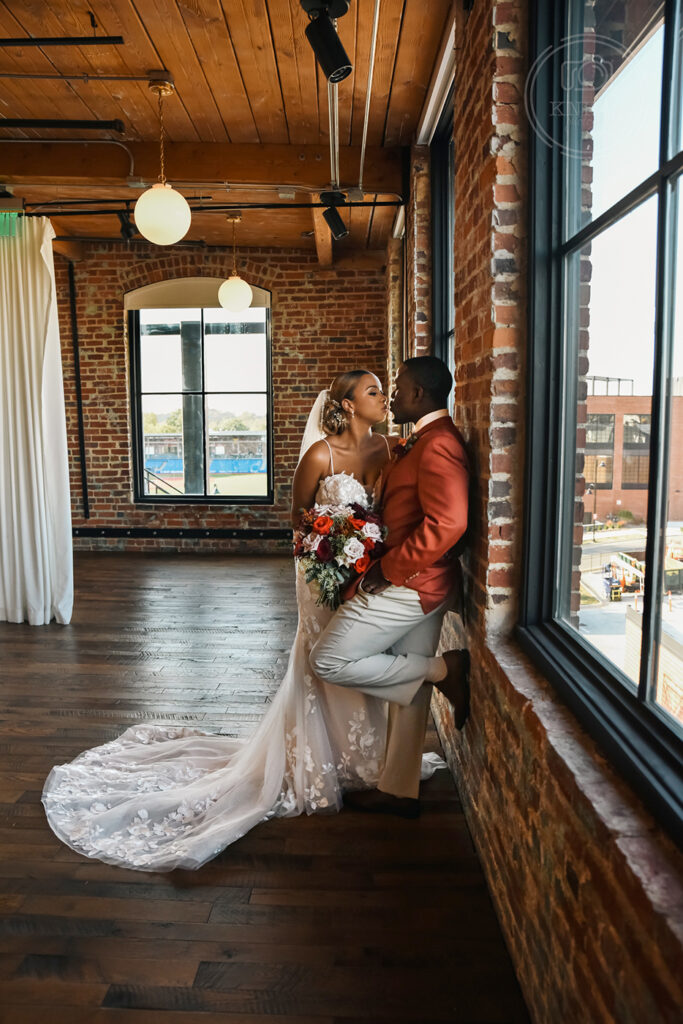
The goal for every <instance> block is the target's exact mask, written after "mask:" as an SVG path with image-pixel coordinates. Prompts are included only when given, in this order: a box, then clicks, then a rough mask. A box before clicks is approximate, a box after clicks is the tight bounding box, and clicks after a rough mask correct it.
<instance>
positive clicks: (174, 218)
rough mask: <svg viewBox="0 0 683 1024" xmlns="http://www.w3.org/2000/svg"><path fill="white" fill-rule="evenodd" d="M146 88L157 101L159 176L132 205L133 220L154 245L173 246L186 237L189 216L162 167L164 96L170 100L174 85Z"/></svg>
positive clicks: (160, 83) (153, 85)
mask: <svg viewBox="0 0 683 1024" xmlns="http://www.w3.org/2000/svg"><path fill="white" fill-rule="evenodd" d="M149 87H150V89H151V90H152V92H155V93H156V94H157V97H158V100H159V158H160V167H161V170H160V173H159V180H158V181H157V182H156V184H154V185H152V187H151V188H148V189H147V191H146V192H143V193H142V195H141V196H140V198H139V199H138V201H137V202H136V204H135V209H134V210H133V216H134V217H135V226H136V227H137V229H138V231H139V232H140V234H141V235H142V236H143V237H144V238H146V239H147V241H148V242H153V243H154V244H155V245H173V244H174V243H175V242H179V241H180V239H181V238H184V236H185V235H186V234H187V232H188V229H189V227H190V221H191V220H192V213H191V211H190V207H189V206H188V203H187V200H186V199H185V196H182V195H181V194H180V192H176V190H175V189H174V188H172V187H171V186H170V185H169V184H168V182H167V181H166V171H165V165H164V108H163V100H164V97H165V96H170V95H171V93H172V92H173V91H174V88H175V87H174V85H173V83H172V82H170V81H159V82H150V83H149Z"/></svg>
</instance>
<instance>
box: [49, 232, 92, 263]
mask: <svg viewBox="0 0 683 1024" xmlns="http://www.w3.org/2000/svg"><path fill="white" fill-rule="evenodd" d="M52 251H53V252H54V253H56V255H57V256H63V257H64V259H67V260H70V261H71V263H78V261H79V260H82V259H83V257H84V256H85V246H84V244H83V242H76V241H74V242H69V241H67V240H66V239H64V238H53V239H52Z"/></svg>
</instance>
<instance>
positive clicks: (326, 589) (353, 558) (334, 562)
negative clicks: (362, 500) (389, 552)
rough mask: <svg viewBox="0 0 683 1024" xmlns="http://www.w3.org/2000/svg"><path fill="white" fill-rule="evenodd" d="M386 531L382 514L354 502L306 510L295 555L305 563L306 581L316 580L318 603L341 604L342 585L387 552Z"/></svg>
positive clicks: (295, 547)
mask: <svg viewBox="0 0 683 1024" xmlns="http://www.w3.org/2000/svg"><path fill="white" fill-rule="evenodd" d="M386 533H387V528H386V526H384V525H383V523H382V520H381V517H380V516H379V515H378V514H377V513H376V512H372V511H370V510H368V509H366V508H363V506H362V505H358V504H356V503H355V502H354V503H353V504H351V505H314V506H313V508H311V509H309V510H308V511H307V512H304V514H303V516H302V517H301V521H300V523H299V526H298V528H297V530H296V531H295V534H294V557H295V558H298V559H299V560H300V561H301V562H302V564H303V565H304V567H305V570H306V582H307V583H316V584H317V587H318V591H319V596H318V602H317V603H318V604H324V605H327V606H328V608H332V609H335V608H338V607H339V605H340V604H341V588H342V587H343V586H344V585H345V584H346V583H348V582H349V580H352V579H355V577H356V576H360V575H362V573H364V572H365V570H366V569H367V568H368V567H369V565H370V562H371V560H372V558H374V557H380V556H381V555H382V554H383V553H384V544H383V540H384V538H385V536H386Z"/></svg>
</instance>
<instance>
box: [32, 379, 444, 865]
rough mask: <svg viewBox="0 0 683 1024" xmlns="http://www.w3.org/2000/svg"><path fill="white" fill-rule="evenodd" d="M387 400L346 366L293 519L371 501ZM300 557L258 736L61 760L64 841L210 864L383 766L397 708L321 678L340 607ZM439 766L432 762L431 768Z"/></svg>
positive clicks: (322, 420) (302, 476)
mask: <svg viewBox="0 0 683 1024" xmlns="http://www.w3.org/2000/svg"><path fill="white" fill-rule="evenodd" d="M386 412H387V401H386V398H385V396H384V394H383V393H382V388H381V385H380V382H379V380H378V379H377V377H376V376H375V375H374V374H372V373H368V372H367V371H365V370H351V371H348V372H346V373H341V374H339V375H338V376H337V377H336V378H335V379H334V381H333V382H332V385H331V387H330V388H329V390H327V391H323V392H321V393H320V395H319V396H318V398H317V400H316V402H315V404H314V406H313V409H312V410H311V414H310V416H309V420H308V424H307V427H306V431H305V433H304V438H303V442H302V445H301V455H300V460H299V465H298V467H297V470H296V473H295V475H294V484H293V501H292V521H293V524H294V526H296V524H297V522H298V518H299V514H300V512H301V510H302V509H308V508H310V507H312V505H313V504H314V502H315V503H317V504H329V505H332V504H334V505H343V504H349V503H350V502H358V503H359V504H361V505H364V506H365V507H369V506H370V505H371V504H373V503H374V502H375V501H376V498H377V495H378V493H379V479H380V475H381V472H382V468H383V466H384V465H385V464H386V462H387V461H388V459H389V457H390V452H389V442H388V441H387V439H386V437H384V436H383V435H381V434H375V433H373V432H372V427H373V425H374V424H376V423H379V422H381V421H382V420H384V419H385V417H386ZM312 588H313V585H311V586H309V585H308V584H307V583H306V582H305V579H304V572H303V570H302V569H301V568H300V564H299V563H297V569H296V594H297V604H298V609H299V625H298V628H297V632H296V636H295V638H294V643H293V645H292V650H291V653H290V656H289V663H288V666H287V671H286V673H285V676H284V679H283V680H282V682H281V684H280V688H279V690H278V692H277V694H276V695H275V697H274V699H273V702H272V704H271V706H270V708H269V710H268V712H267V713H266V715H265V716H264V718H263V719H262V721H261V722H260V724H259V725H258V727H257V729H256V731H255V733H254V734H253V735H252V736H251V737H250V738H249V739H248V740H247V741H244V740H237V739H232V738H230V737H226V736H221V735H218V734H207V733H205V732H202V731H201V730H198V729H193V728H189V727H176V726H172V725H164V724H162V723H155V724H148V725H144V726H133V727H131V728H130V729H128V730H127V731H126V732H124V733H123V735H121V736H120V737H119V738H118V739H116V740H114V741H113V742H111V743H105V744H104V745H103V746H100V747H95V748H94V749H92V750H86V751H85V752H84V753H83V754H81V755H80V756H79V757H77V758H76V760H75V761H73V762H71V764H66V765H58V766H57V767H55V768H53V769H52V771H51V773H50V775H49V777H48V779H47V781H46V783H45V788H44V791H43V804H44V806H45V811H46V814H47V820H48V822H49V824H50V827H51V828H52V830H53V831H54V832H55V833H56V835H57V836H58V837H59V838H60V839H61V840H62V841H63V842H64V843H66V844H67V845H68V846H70V847H71V848H72V849H74V850H76V851H77V852H78V853H81V854H84V855H85V856H87V857H96V858H98V859H99V860H102V861H105V862H107V863H109V864H117V865H120V866H121V867H126V868H137V869H138V870H141V871H171V870H173V869H174V868H199V867H201V865H202V864H205V863H206V861H208V860H210V859H211V858H212V857H215V856H216V855H217V854H218V853H220V852H221V850H223V849H225V847H226V846H228V845H229V844H230V843H233V842H235V840H237V839H239V838H240V837H241V836H243V835H244V834H245V833H246V832H247V831H248V830H249V829H251V828H253V826H254V825H256V824H257V823H258V822H260V821H263V820H265V819H267V818H271V817H280V816H293V815H297V814H301V813H302V811H306V812H307V813H308V814H311V813H313V812H318V811H328V812H329V811H336V810H339V808H340V807H341V804H342V795H343V793H344V791H345V790H350V789H361V788H365V787H373V786H374V785H375V784H376V782H377V779H378V776H379V773H380V770H381V768H382V759H383V756H384V745H385V738H386V703H385V702H384V701H378V700H376V699H373V698H371V697H367V696H365V695H364V694H361V693H359V692H357V691H355V690H352V689H348V688H343V687H336V686H330V685H328V684H326V683H323V682H322V681H321V680H319V679H318V678H316V676H314V675H313V672H312V671H311V668H310V665H309V652H310V649H311V647H312V646H313V643H314V642H315V640H316V638H317V637H318V635H319V633H320V632H321V631H322V630H323V629H324V628H325V625H326V624H327V622H328V620H329V618H330V616H331V615H332V612H331V611H329V609H327V608H324V607H321V606H320V605H318V604H316V597H317V594H316V593H315V592H314V590H313V589H312ZM433 767H434V766H433V765H430V763H429V760H428V759H425V771H424V774H425V775H427V774H431V770H433Z"/></svg>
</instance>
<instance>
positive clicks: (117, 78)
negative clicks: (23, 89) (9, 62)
mask: <svg viewBox="0 0 683 1024" xmlns="http://www.w3.org/2000/svg"><path fill="white" fill-rule="evenodd" d="M0 78H48V79H50V80H52V81H57V82H149V81H150V77H149V75H87V74H83V75H47V74H42V73H38V72H36V73H35V74H34V73H33V72H31V71H0Z"/></svg>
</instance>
